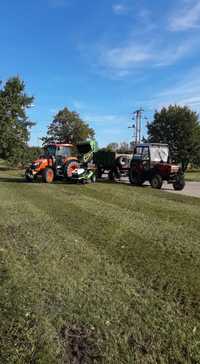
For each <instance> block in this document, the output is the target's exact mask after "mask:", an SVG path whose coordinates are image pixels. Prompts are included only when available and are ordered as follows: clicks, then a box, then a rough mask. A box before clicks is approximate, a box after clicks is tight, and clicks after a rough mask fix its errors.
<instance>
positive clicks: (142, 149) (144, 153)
mask: <svg viewBox="0 0 200 364" xmlns="http://www.w3.org/2000/svg"><path fill="white" fill-rule="evenodd" d="M134 159H142V160H148V159H149V147H147V146H138V147H136V149H135V152H134Z"/></svg>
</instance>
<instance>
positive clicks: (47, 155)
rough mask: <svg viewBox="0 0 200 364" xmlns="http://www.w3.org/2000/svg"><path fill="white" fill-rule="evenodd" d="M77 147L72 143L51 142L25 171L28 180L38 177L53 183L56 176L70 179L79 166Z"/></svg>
mask: <svg viewBox="0 0 200 364" xmlns="http://www.w3.org/2000/svg"><path fill="white" fill-rule="evenodd" d="M75 155H76V153H75V148H74V146H73V145H72V144H57V143H54V144H49V145H47V146H46V147H45V148H44V153H43V155H41V156H40V157H39V158H38V159H37V160H35V161H34V162H33V163H32V164H31V165H30V166H29V167H28V168H27V169H26V172H25V176H26V180H27V181H34V180H36V179H37V178H40V179H42V180H43V182H46V183H52V182H53V181H54V180H55V179H56V178H65V179H67V180H70V179H71V177H72V174H73V172H74V170H76V169H77V168H78V161H77V157H75Z"/></svg>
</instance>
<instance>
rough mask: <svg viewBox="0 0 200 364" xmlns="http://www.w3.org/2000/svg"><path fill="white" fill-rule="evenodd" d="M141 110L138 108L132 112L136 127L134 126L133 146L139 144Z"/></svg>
mask: <svg viewBox="0 0 200 364" xmlns="http://www.w3.org/2000/svg"><path fill="white" fill-rule="evenodd" d="M143 111H144V110H143V109H142V108H140V109H138V110H136V111H135V112H134V114H135V116H136V117H135V119H136V125H135V144H137V143H140V142H141V131H142V113H143Z"/></svg>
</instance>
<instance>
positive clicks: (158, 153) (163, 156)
mask: <svg viewBox="0 0 200 364" xmlns="http://www.w3.org/2000/svg"><path fill="white" fill-rule="evenodd" d="M133 160H135V161H148V162H149V163H167V162H168V161H169V147H168V145H167V144H140V145H137V146H135V148H134V153H133Z"/></svg>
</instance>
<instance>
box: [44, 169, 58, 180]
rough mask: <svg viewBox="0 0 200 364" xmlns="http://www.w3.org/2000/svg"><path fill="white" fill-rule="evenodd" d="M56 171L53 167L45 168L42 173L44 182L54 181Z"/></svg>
mask: <svg viewBox="0 0 200 364" xmlns="http://www.w3.org/2000/svg"><path fill="white" fill-rule="evenodd" d="M54 176H55V174H54V171H53V169H52V168H45V169H44V171H43V174H42V179H43V182H45V183H52V182H53V180H54Z"/></svg>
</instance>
